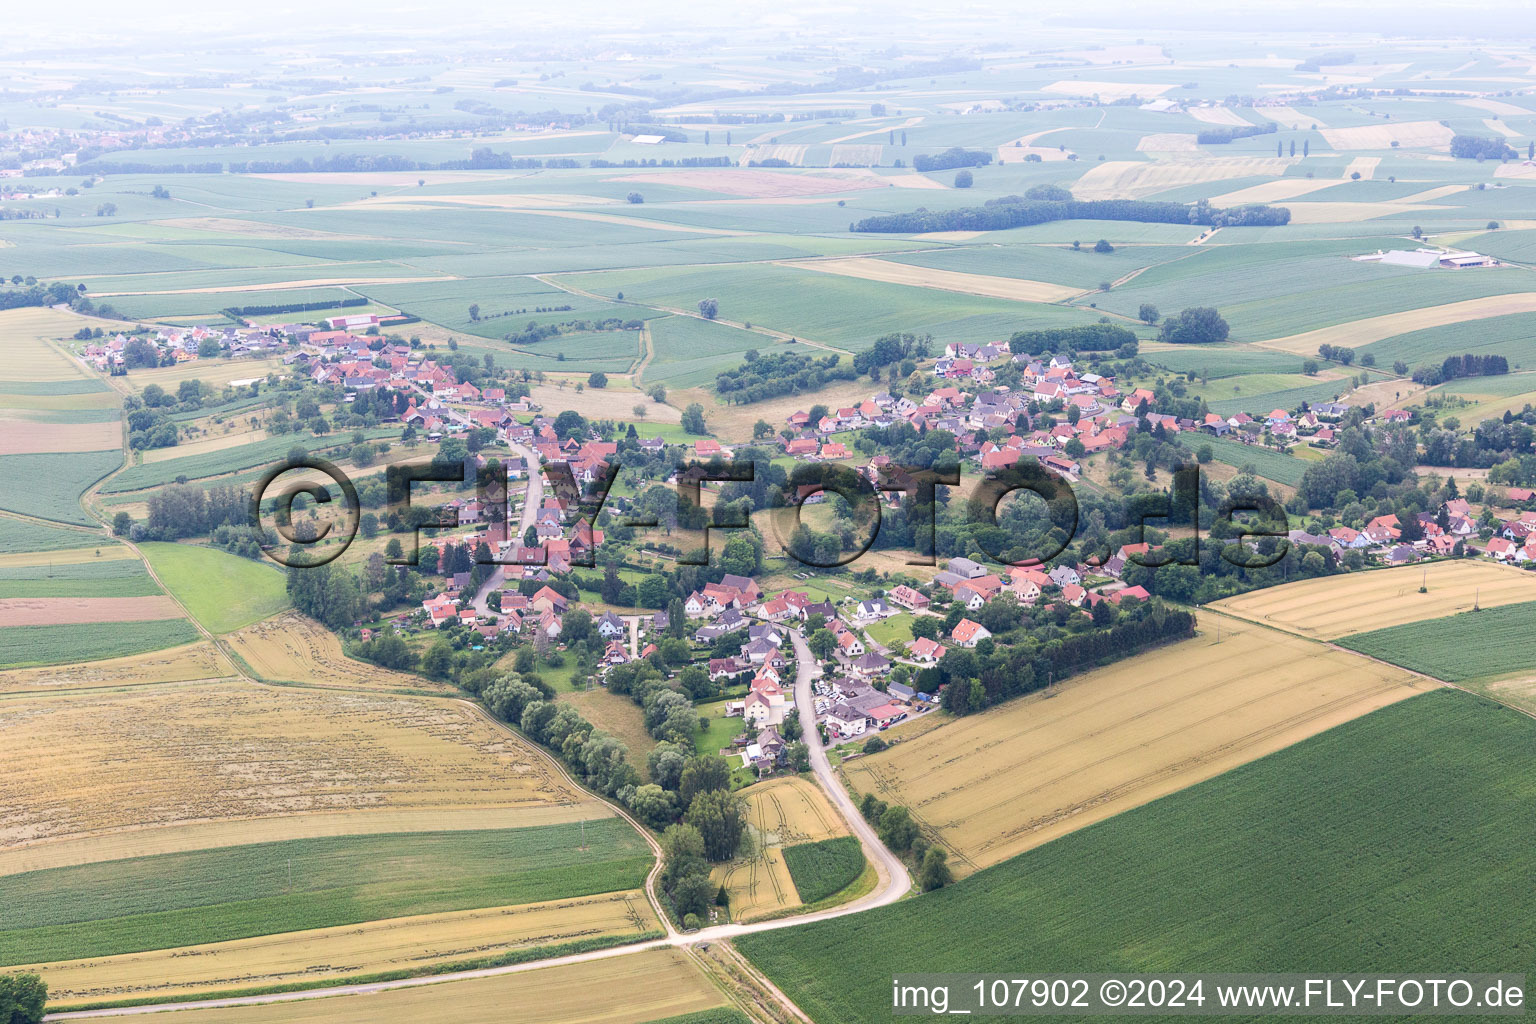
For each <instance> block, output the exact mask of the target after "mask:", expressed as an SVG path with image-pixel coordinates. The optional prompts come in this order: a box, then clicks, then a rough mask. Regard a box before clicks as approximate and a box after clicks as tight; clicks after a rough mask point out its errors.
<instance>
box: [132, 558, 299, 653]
mask: <svg viewBox="0 0 1536 1024" xmlns="http://www.w3.org/2000/svg"><path fill="white" fill-rule="evenodd" d="M139 547H140V550H141V551H143V552H144V555H145V557H147V558H148V559H149V564H150V565H151V566H153V567H154V570H155V575H157V576H159V577H160V580H161V582H162V583H164V584H165V586H166V588H167V589H168V590H170V592H171V594H172V595H173V596H174V597H175V598H176V600H178V601H180V602H181V603H182V604H183V605H185V606H186V607H187V609H188V610H189V611H190V612H191V613H192V617H193V618H195V619H197V621H198V622H200V623H202V625H203V628H204V629H206V630H208V631H209V632H210V633H230V632H233V631H234V630H237V629H239V628H240V627H241V626H249V625H250V624H251V623H253V622H256V621H258V620H260V619H265V618H267V617H269V616H272V615H276V614H277V613H278V612H280V611H282V610H283V609H284V608H287V607H288V592H287V580H286V579H285V578H284V576H283V574H282V572H281V571H279V570H277V569H275V568H273V567H272V566H271V565H268V564H266V563H265V562H253V561H251V560H250V559H249V558H241V557H240V556H239V555H232V554H230V553H229V552H227V551H220V550H218V549H217V548H205V547H199V546H197V545H194V544H161V543H153V544H141V545H140V546H139Z"/></svg>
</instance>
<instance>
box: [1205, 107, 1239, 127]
mask: <svg viewBox="0 0 1536 1024" xmlns="http://www.w3.org/2000/svg"><path fill="white" fill-rule="evenodd" d="M1189 116H1190V117H1193V118H1194V119H1195V120H1196V121H1204V122H1205V123H1206V124H1220V125H1226V126H1228V127H1231V128H1248V127H1251V126H1252V125H1253V122H1252V121H1250V120H1248V119H1247V118H1246V117H1244V116H1243V115H1241V114H1239V113H1238V112H1237V111H1235V110H1232V109H1231V108H1229V107H1190V108H1189Z"/></svg>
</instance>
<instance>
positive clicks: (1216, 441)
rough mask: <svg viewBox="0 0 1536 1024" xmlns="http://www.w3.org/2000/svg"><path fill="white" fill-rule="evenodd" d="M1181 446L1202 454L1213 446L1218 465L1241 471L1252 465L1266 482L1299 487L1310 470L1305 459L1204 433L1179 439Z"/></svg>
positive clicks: (1182, 436) (1183, 436)
mask: <svg viewBox="0 0 1536 1024" xmlns="http://www.w3.org/2000/svg"><path fill="white" fill-rule="evenodd" d="M1179 444H1181V445H1183V446H1184V447H1185V448H1188V449H1189V450H1190V451H1191V452H1198V451H1199V450H1200V449H1201V448H1202V447H1205V446H1207V445H1209V446H1210V449H1211V451H1212V453H1214V454H1215V456H1216V461H1217V462H1225V463H1226V464H1227V465H1229V466H1236V467H1237V468H1238V469H1241V468H1242V467H1244V466H1252V467H1253V468H1254V472H1256V473H1257V474H1258V475H1259V476H1261V477H1263V478H1264V479H1266V480H1273V481H1275V482H1276V483H1282V484H1285V485H1286V486H1288V487H1295V486H1296V485H1297V484H1299V483H1301V475H1302V474H1303V473H1305V472H1306V471H1307V465H1308V463H1307V461H1306V460H1304V459H1299V458H1296V457H1295V456H1293V455H1283V454H1281V453H1280V452H1277V451H1275V450H1274V449H1273V448H1265V447H1263V446H1261V445H1256V444H1244V443H1243V442H1241V441H1232V440H1229V439H1227V438H1224V437H1212V436H1210V435H1209V434H1204V433H1196V434H1187V435H1181V436H1180V437H1179Z"/></svg>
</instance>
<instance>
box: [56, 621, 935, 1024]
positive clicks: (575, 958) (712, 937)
mask: <svg viewBox="0 0 1536 1024" xmlns="http://www.w3.org/2000/svg"><path fill="white" fill-rule="evenodd" d="M789 637H790V642H791V644H792V645H793V646H794V650H795V706H796V707H798V708H799V709H800V720H801V722H803V723H806V726H805V729H804V736H803V739H804V740H805V744H806V746H807V747H808V748H809V749H810V752H811V770H812V773H813V774H814V775H815V777H816V782H817V784H818V785H820V786H821V788H822V790H823V791H824V792H825V793H826V794H827V797H828V798H829V799H830V800H831V801H832V805H833V806H834V807H836V808H837V809H838V812H839V813H841V814H842V815H843V817H844V818H845V819H846V820H847V822H848V827H849V829H851V830H852V832H853V834H854V835H856V836H858V837H859V842H860V843H861V844H862V845H863V847H864V856H865V857H866V858H868V860H869V862H870V863H871V864H872V865H874V868H875V874H876V879H877V880H876V883H875V888H874V891H872V892H871V893H870V894H869V895H867V896H865V897H863V898H861V899H858V900H855V901H853V902H851V903H846V904H844V905H842V906H840V907H833V908H832V909H830V910H823V911H819V912H817V913H814V914H801V915H799V916H798V917H786V918H780V919H778V920H774V921H759V922H757V923H755V924H724V925H717V926H716V927H714V928H706V929H704V930H702V931H697V932H692V933H689V934H686V935H679V934H669V935H668V936H667V937H666V938H664V939H654V940H652V941H649V942H642V943H635V944H633V945H628V946H617V947H614V948H612V949H598V950H592V951H591V952H587V953H576V954H573V955H571V956H562V957H556V958H553V959H549V960H535V961H532V962H530V963H525V964H512V965H510V966H506V967H486V968H482V969H480V970H474V971H458V972H455V973H453V974H439V975H433V976H430V977H425V978H402V979H399V980H396V981H381V982H372V983H369V984H361V985H337V986H335V987H334V988H318V989H310V990H308V991H304V992H284V993H278V994H274V995H262V996H239V997H233V998H228V999H208V1000H202V1001H200V1002H189V1003H157V1004H154V1005H150V1006H131V1007H122V1008H120V1009H106V1010H80V1011H76V1012H74V1013H51V1014H49V1015H48V1016H47V1017H45V1018H44V1020H75V1019H83V1018H87V1017H117V1016H129V1015H137V1014H143V1013H159V1012H163V1011H167V1010H184V1009H193V1008H212V1007H220V1006H257V1005H262V1004H266V1003H286V1002H296V1001H298V1000H303V999H321V998H326V997H330V996H341V995H366V994H370V993H375V992H386V991H389V990H390V989H397V988H414V987H417V986H419V985H436V984H441V983H443V982H446V981H468V980H471V979H474V978H490V977H495V976H497V975H501V974H521V973H522V972H524V971H533V970H539V969H541V968H544V967H559V966H563V965H566V964H579V963H586V962H589V961H592V960H608V959H611V958H612V957H616V956H629V955H631V954H633V953H639V952H642V951H644V950H649V949H660V948H662V947H666V946H692V945H695V944H697V943H700V942H718V941H721V940H724V939H733V938H736V937H737V936H739V935H751V934H753V933H755V932H765V931H774V930H777V929H779V928H791V927H794V926H795V925H800V924H806V923H808V922H811V921H827V920H831V919H832V918H835V917H847V916H848V915H850V914H858V913H862V912H864V911H866V910H871V909H873V908H875V907H883V906H886V905H887V904H890V903H895V902H896V901H897V900H899V899H901V898H902V897H903V896H906V895H907V894H908V893H909V892H911V889H912V879H911V877H910V876H909V875H908V874H907V869H906V865H904V864H903V863H902V862H901V859H900V858H899V857H897V856H896V855H895V854H893V853H892V852H891V851H890V850H888V849H886V848H885V845H884V844H883V843H881V842H880V839H879V837H878V836H876V835H875V830H874V829H873V828H871V827H870V826H869V823H868V822H866V821H865V820H864V817H863V815H861V814H860V813H859V810H858V808H857V807H855V806H854V803H853V798H852V797H850V796H849V795H848V791H847V789H845V788H844V787H843V784H842V781H841V780H840V779H839V778H838V777H837V775H836V773H835V772H833V770H832V765H831V762H829V761H828V760H827V752H826V749H825V748H824V747H823V746H822V743H821V737H820V736H819V735H818V734H817V732H816V708H815V705H814V703H813V695H812V692H811V683H812V681H813V680H814V679H815V678H816V676H817V675H818V674H819V671H820V670H819V669H818V668H817V666H816V659H815V657H814V656H813V655H812V654H811V650H810V648H809V647H808V646H806V643H805V639H804V637H802V636H801V635H800V634H799V633H797V632H793V631H791V632H790V633H789ZM626 817H627V815H626ZM647 838H649V837H647ZM653 846H654V843H653ZM659 867H660V861H659V860H658V861H657V867H656V868H653V869H652V871H651V878H649V879H647V888H648V889H649V888H650V886H651V883H652V881H653V880H654V877H655V875H656V874H657V871H658V869H659ZM669 930H670V929H669Z"/></svg>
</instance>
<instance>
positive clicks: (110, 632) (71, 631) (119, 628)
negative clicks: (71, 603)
mask: <svg viewBox="0 0 1536 1024" xmlns="http://www.w3.org/2000/svg"><path fill="white" fill-rule="evenodd" d="M200 635H201V634H199V633H198V632H197V630H196V629H194V628H192V624H191V623H190V622H188V621H187V620H186V619H150V620H148V621H145V622H82V623H76V624H70V625H60V626H4V627H0V668H25V667H27V666H30V665H60V664H63V663H65V662H73V661H99V660H101V659H102V658H120V657H122V656H123V655H125V654H140V653H143V652H144V651H159V650H164V649H165V648H167V647H177V646H180V645H181V644H189V643H191V642H192V641H194V640H196V639H198V638H199V636H200Z"/></svg>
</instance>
